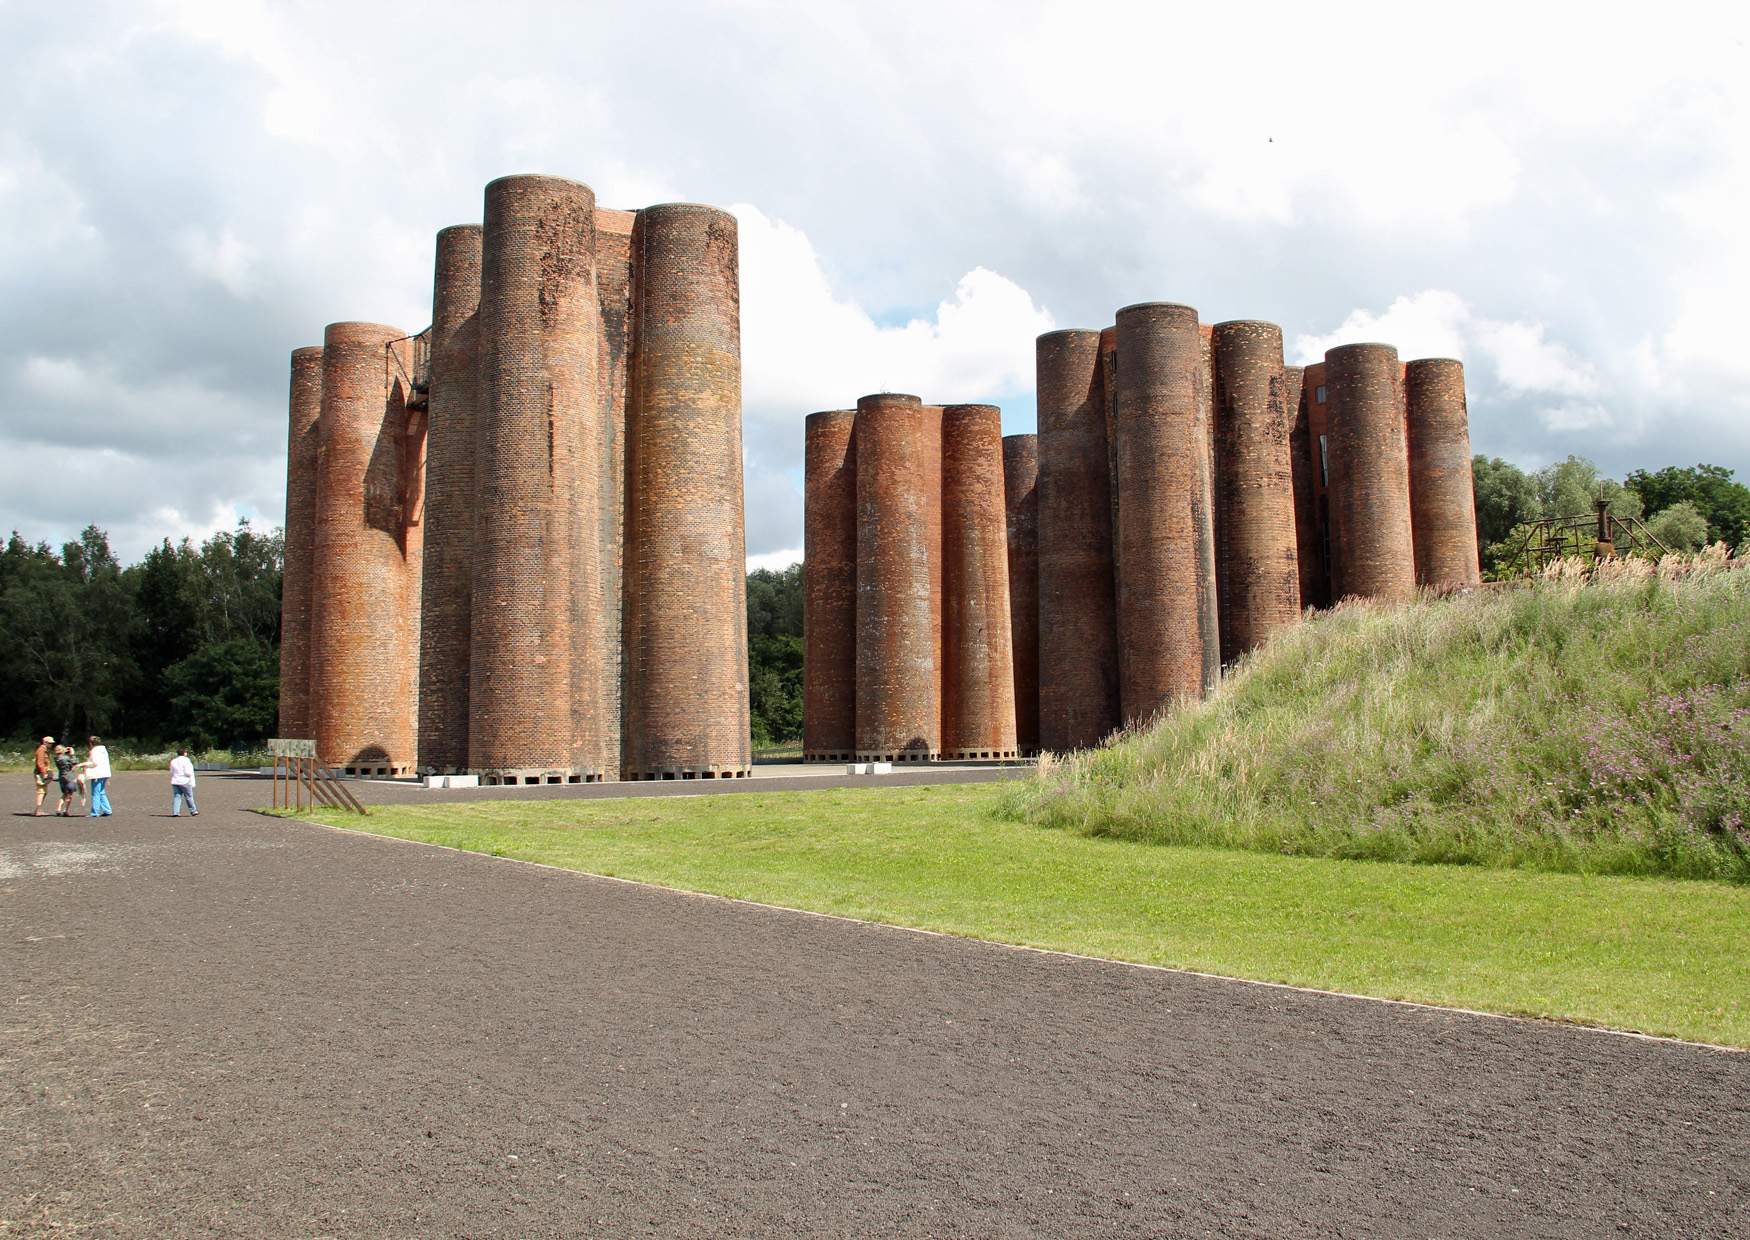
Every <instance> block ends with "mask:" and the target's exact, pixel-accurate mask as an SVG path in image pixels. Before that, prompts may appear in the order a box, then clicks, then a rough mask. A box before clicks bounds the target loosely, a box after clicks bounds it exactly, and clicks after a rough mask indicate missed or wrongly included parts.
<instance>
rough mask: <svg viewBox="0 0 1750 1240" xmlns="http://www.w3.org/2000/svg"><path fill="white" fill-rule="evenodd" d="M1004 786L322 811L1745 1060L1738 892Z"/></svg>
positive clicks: (674, 881) (494, 849)
mask: <svg viewBox="0 0 1750 1240" xmlns="http://www.w3.org/2000/svg"><path fill="white" fill-rule="evenodd" d="M1013 795H1014V794H1013V792H1012V791H1009V790H1005V789H1003V788H1001V787H992V786H989V785H984V786H972V787H967V786H960V787H933V788H871V789H858V790H850V791H841V792H788V793H770V794H749V793H740V794H733V795H718V796H702V797H687V798H648V799H626V800H615V801H603V802H587V801H538V802H528V801H523V802H516V801H498V802H481V803H473V804H444V805H432V806H411V807H409V806H380V807H375V808H373V809H372V811H371V815H370V817H368V818H363V819H360V818H356V817H353V816H351V815H343V814H334V813H323V814H321V815H318V817H320V819H321V820H322V821H325V822H328V823H331V824H334V825H339V826H346V827H352V828H356V829H358V830H362V831H369V832H373V833H377V834H382V835H392V836H398V837H401V838H404V839H413V840H423V841H426V842H429V843H433V844H444V845H448V846H450V847H453V848H461V849H467V850H470V851H475V852H483V853H490V854H493V855H496V856H505V857H516V858H521V859H523V860H527V861H540V862H545V863H547V864H549V865H556V866H563V867H565V868H568V869H574V870H582V871H587V872H589V873H595V874H608V875H616V876H619V877H623V878H631V879H639V880H643V881H646V882H653V883H661V884H664V885H666V886H671V887H679V888H684V889H686V890H690V891H702V892H711V893H714V894H717V895H724V896H735V897H740V898H744V899H750V900H759V901H763V902H765V903H770V904H778V905H784V906H787V907H791V908H799V909H811V910H814V911H817V912H823V913H837V914H842V915H846V916H850V917H859V918H865V919H869V920H873V921H883V922H890V923H893V924H896V925H904V926H915V927H920V928H923V929H929V930H939V931H945V932H947V933H950V934H958V935H966V936H970V937H974V938H983V939H994V940H997V941H999V942H1005V943H1020V944H1028V945H1031V946H1036V947H1047V948H1055V949H1058V950H1063V951H1071V952H1080V953H1085V954H1088V955H1094V956H1105V957H1110V958H1112V959H1115V960H1131V961H1140V962H1143V963H1148V964H1159V965H1169V966H1174V967H1178V968H1188V969H1198V970H1204V971H1208V972H1212V973H1222V974H1229V975H1232V976H1235V977H1245V978H1254V979H1258V980H1264V981H1279V982H1290V983H1294V984H1297V985H1303V986H1316V987H1322V988H1327V989H1332V990H1344V991H1353V992H1356V993H1360V994H1368V995H1378V996H1383V997H1389V998H1399V999H1413V1000H1419V1001H1422V1002H1427V1003H1440V1004H1451V1005H1456V1006H1460V1007H1470V1008H1478V1009H1482V1010H1486V1011H1492V1012H1504V1013H1516V1014H1523V1015H1534V1016H1547V1017H1554V1018H1559V1019H1563V1020H1572V1021H1580V1022H1585V1023H1589V1024H1600V1025H1608V1026H1611V1027H1614V1028H1620V1029H1635V1030H1641V1031H1643V1032H1647V1033H1657V1034H1666V1035H1671V1036H1675V1037H1682V1038H1691V1039H1696V1040H1700V1041H1707V1042H1718V1043H1725V1044H1730V1045H1735V1046H1750V950H1746V945H1747V944H1750V888H1746V887H1744V886H1741V885H1733V884H1727V883H1717V882H1700V881H1674V880H1667V879H1646V878H1622V877H1605V876H1597V875H1579V874H1559V873H1533V872H1526V871H1520V870H1499V869H1484V868H1480V867H1470V866H1448V865H1426V864H1422V865H1403V864H1396V863H1388V862H1373V861H1342V860H1329V859H1324V858H1313V857H1290V856H1280V855H1272V854H1269V853H1261V852H1249V851H1239V850H1226V849H1216V848H1207V847H1187V846H1164V845H1159V844H1145V843H1135V842H1130V841H1125V840H1116V839H1103V838H1090V837H1087V836H1083V835H1078V834H1074V833H1071V832H1067V831H1061V830H1052V829H1047V828H1042V827H1039V826H1034V825H1029V824H1026V823H1022V822H1017V821H1014V820H1013V819H1011V818H1009V817H1007V816H1005V814H1004V813H1003V812H1002V806H1003V804H1004V802H1005V798H1007V797H1012V796H1013Z"/></svg>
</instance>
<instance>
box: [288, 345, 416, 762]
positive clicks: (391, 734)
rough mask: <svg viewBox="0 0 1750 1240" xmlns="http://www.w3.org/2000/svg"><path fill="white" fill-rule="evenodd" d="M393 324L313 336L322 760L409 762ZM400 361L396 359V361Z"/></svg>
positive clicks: (402, 478) (408, 542) (410, 657)
mask: <svg viewBox="0 0 1750 1240" xmlns="http://www.w3.org/2000/svg"><path fill="white" fill-rule="evenodd" d="M404 334H405V333H403V332H402V331H401V330H400V329H399V328H394V327H385V326H382V325H380V324H374V323H333V324H330V325H329V327H328V329H327V331H326V332H325V333H324V337H323V342H322V343H323V348H322V412H321V416H320V419H319V426H320V428H321V431H320V448H319V457H318V465H317V469H318V475H319V480H318V483H317V510H316V521H315V538H314V547H313V560H312V565H313V567H312V572H311V586H312V596H311V620H312V623H311V648H312V660H313V667H314V680H313V682H312V699H313V703H312V716H313V722H314V725H315V726H314V731H315V734H316V737H315V739H316V747H317V756H318V758H319V759H320V760H321V762H322V763H323V764H324V765H326V766H333V767H340V768H344V769H348V770H353V771H362V772H366V773H372V774H391V775H401V774H407V773H410V772H411V771H412V770H413V768H414V764H415V761H416V753H415V741H416V735H417V718H418V668H419V581H420V550H421V537H420V536H421V530H420V527H418V526H416V525H411V526H410V525H409V524H408V523H407V521H408V517H409V515H410V514H409V513H408V511H407V501H408V498H409V497H410V496H411V497H417V495H418V490H419V480H418V479H417V478H410V477H408V469H409V453H408V445H407V443H406V440H407V438H408V434H407V432H408V417H407V408H406V401H407V397H408V395H409V392H408V388H407V386H406V384H405V383H404V382H403V380H402V379H401V375H402V374H404V373H406V372H407V369H408V366H407V363H408V361H409V360H410V350H408V349H407V348H406V346H405V344H402V345H398V346H396V348H397V349H398V351H399V357H398V359H392V358H391V356H390V353H389V346H390V342H392V341H396V340H397V339H398V338H400V337H402V336H403V335H404ZM396 360H399V362H400V364H399V365H397V364H396Z"/></svg>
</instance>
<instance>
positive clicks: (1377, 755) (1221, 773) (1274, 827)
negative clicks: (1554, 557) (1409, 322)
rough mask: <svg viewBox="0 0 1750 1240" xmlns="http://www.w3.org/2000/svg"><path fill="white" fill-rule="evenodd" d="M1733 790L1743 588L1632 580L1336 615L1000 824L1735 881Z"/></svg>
mask: <svg viewBox="0 0 1750 1240" xmlns="http://www.w3.org/2000/svg"><path fill="white" fill-rule="evenodd" d="M1637 564H1638V565H1640V566H1641V567H1640V568H1638V569H1637V568H1636V567H1635V565H1637ZM1745 788H1750V572H1742V571H1736V570H1730V569H1707V568H1703V569H1699V570H1698V571H1696V572H1695V573H1694V574H1693V575H1692V576H1689V577H1687V578H1685V579H1683V580H1680V581H1670V580H1665V579H1663V578H1662V577H1661V576H1659V575H1657V574H1654V573H1652V571H1651V570H1650V568H1648V567H1646V566H1645V564H1644V562H1641V561H1631V562H1628V563H1626V564H1623V565H1621V566H1619V567H1618V568H1617V569H1616V570H1613V571H1612V572H1611V573H1610V574H1609V575H1608V576H1607V578H1606V579H1602V580H1599V581H1597V582H1596V583H1594V584H1590V585H1579V584H1575V583H1574V582H1572V581H1569V580H1560V579H1554V580H1548V581H1545V582H1542V583H1540V584H1538V585H1537V586H1534V587H1530V588H1525V589H1516V590H1507V591H1499V592H1496V591H1481V592H1478V593H1476V594H1474V595H1470V596H1466V597H1459V598H1454V599H1450V600H1423V601H1419V602H1417V603H1416V604H1414V605H1412V606H1409V607H1401V608H1389V607H1373V606H1367V605H1348V606H1344V607H1340V608H1338V609H1336V610H1335V611H1334V612H1331V613H1329V614H1327V615H1324V616H1321V617H1318V618H1316V619H1314V620H1313V621H1311V622H1309V623H1306V624H1303V625H1301V626H1300V627H1299V628H1298V629H1296V630H1294V631H1292V632H1290V633H1287V634H1284V635H1282V636H1280V637H1278V638H1276V639H1274V640H1273V641H1272V642H1271V643H1270V645H1269V646H1268V647H1267V648H1266V649H1264V650H1263V651H1261V652H1260V653H1259V654H1258V655H1257V656H1256V657H1254V658H1252V659H1249V660H1246V661H1244V662H1243V663H1242V664H1241V666H1240V667H1239V669H1238V670H1237V671H1236V672H1235V673H1234V674H1233V675H1232V676H1231V677H1230V678H1229V679H1228V681H1227V682H1226V683H1225V684H1224V685H1223V687H1222V689H1221V691H1220V692H1219V693H1217V694H1216V695H1215V697H1213V698H1212V699H1211V700H1209V701H1207V702H1204V703H1201V704H1198V705H1194V706H1190V707H1187V708H1185V709H1183V710H1180V711H1179V712H1178V713H1177V714H1175V715H1173V716H1172V717H1171V718H1169V719H1167V720H1165V721H1164V722H1162V723H1161V724H1159V725H1158V726H1156V727H1154V728H1152V729H1149V730H1147V731H1144V732H1141V733H1137V734H1133V735H1130V736H1126V737H1124V738H1122V739H1121V740H1120V741H1118V742H1117V743H1115V744H1113V745H1112V746H1110V747H1107V748H1103V749H1099V750H1094V751H1091V752H1088V753H1085V754H1078V755H1075V756H1074V757H1072V758H1070V759H1068V760H1067V761H1063V762H1058V763H1051V762H1046V763H1043V764H1042V766H1041V771H1040V776H1039V779H1038V781H1037V783H1036V785H1035V786H1033V788H1032V789H1031V790H1030V794H1029V797H1028V799H1027V801H1026V803H1025V805H1024V806H1023V807H1022V808H1023V810H1024V812H1025V814H1026V815H1027V816H1028V817H1029V818H1030V819H1031V820H1032V821H1035V822H1039V823H1042V824H1048V825H1051V826H1057V827H1064V828H1068V829H1071V830H1075V831H1080V832H1086V833H1089V834H1095V835H1112V836H1119V837H1123V838H1127V839H1138V840H1148V841H1152V842H1156V843H1175V844H1178V843H1199V844H1219V845H1224V846H1230V847H1243V848H1256V849H1263V850H1266V851H1270V852H1284V853H1295V854H1301V855H1312V856H1327V857H1339V858H1369V859H1376V860H1390V861H1410V862H1453V863H1463V864H1477V865H1488V866H1497V867H1513V866H1519V867H1528V868H1536V869H1548V870H1568V871H1579V872H1593V873H1615V874H1649V875H1663V876H1669V877H1679V878H1717V879H1726V880H1730V881H1734V882H1750V827H1747V826H1746V825H1745V814H1746V813H1747V812H1750V802H1747V801H1746V799H1745V795H1744V792H1743V790H1744V789H1745Z"/></svg>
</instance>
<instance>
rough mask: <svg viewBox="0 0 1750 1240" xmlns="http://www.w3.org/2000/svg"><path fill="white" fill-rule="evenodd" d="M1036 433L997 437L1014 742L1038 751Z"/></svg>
mask: <svg viewBox="0 0 1750 1240" xmlns="http://www.w3.org/2000/svg"><path fill="white" fill-rule="evenodd" d="M1038 486H1039V436H1037V435H1006V436H1004V437H1003V504H1004V509H1005V512H1006V515H1007V522H1008V540H1009V641H1010V645H1011V648H1012V650H1013V652H1014V658H1013V667H1014V681H1015V744H1016V746H1017V747H1018V748H1019V749H1020V751H1021V754H1022V756H1024V757H1031V756H1032V755H1033V754H1036V753H1038V752H1039V490H1038Z"/></svg>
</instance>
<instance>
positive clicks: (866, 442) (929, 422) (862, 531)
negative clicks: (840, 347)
mask: <svg viewBox="0 0 1750 1240" xmlns="http://www.w3.org/2000/svg"><path fill="white" fill-rule="evenodd" d="M856 436H857V454H856V455H857V707H856V741H857V746H856V748H857V754H858V756H859V757H863V758H873V759H881V760H890V759H895V758H897V759H901V760H910V761H922V760H929V759H933V758H935V757H936V756H937V755H938V754H939V752H940V750H941V736H940V733H939V731H938V720H939V718H940V707H939V705H938V702H937V685H938V683H939V681H938V674H937V670H936V662H935V645H934V643H935V638H934V624H933V621H932V613H933V602H934V599H935V598H936V597H939V595H936V594H934V593H933V592H932V590H931V574H932V569H931V560H932V558H934V557H933V556H932V554H931V545H930V525H931V516H930V512H931V509H932V508H933V509H935V510H936V511H938V512H939V511H940V505H941V481H940V479H941V474H940V469H939V464H938V468H937V469H936V471H935V472H932V470H931V466H932V464H937V463H939V461H940V456H941V443H942V424H941V418H940V415H938V414H935V413H934V412H932V411H931V410H930V409H928V408H926V407H925V406H924V405H923V403H922V402H921V401H919V400H918V398H917V397H915V396H904V395H898V394H894V393H882V394H880V395H875V396H865V397H863V398H862V399H861V400H859V401H858V402H857V424H856Z"/></svg>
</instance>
